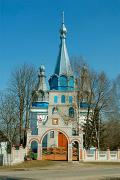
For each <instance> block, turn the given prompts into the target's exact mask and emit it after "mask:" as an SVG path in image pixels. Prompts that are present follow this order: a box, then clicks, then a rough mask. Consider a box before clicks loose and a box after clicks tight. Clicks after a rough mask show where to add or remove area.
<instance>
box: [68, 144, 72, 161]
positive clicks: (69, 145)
mask: <svg viewBox="0 0 120 180" xmlns="http://www.w3.org/2000/svg"><path fill="white" fill-rule="evenodd" d="M71 161H72V144H68V162H71Z"/></svg>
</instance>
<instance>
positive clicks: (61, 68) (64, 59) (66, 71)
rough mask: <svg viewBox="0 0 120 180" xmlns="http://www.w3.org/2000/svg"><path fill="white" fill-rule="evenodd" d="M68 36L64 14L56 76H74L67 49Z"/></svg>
mask: <svg viewBox="0 0 120 180" xmlns="http://www.w3.org/2000/svg"><path fill="white" fill-rule="evenodd" d="M66 34H67V29H66V27H65V24H64V12H63V13H62V26H61V28H60V39H61V43H60V49H59V55H58V59H57V64H56V67H55V74H57V75H66V76H71V75H73V72H72V69H71V65H70V60H69V56H68V52H67V48H66V42H65V39H66Z"/></svg>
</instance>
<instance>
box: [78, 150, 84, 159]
mask: <svg viewBox="0 0 120 180" xmlns="http://www.w3.org/2000/svg"><path fill="white" fill-rule="evenodd" d="M82 160H83V149H82V148H79V161H82Z"/></svg>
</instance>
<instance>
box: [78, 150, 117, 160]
mask: <svg viewBox="0 0 120 180" xmlns="http://www.w3.org/2000/svg"><path fill="white" fill-rule="evenodd" d="M80 160H83V161H120V149H118V150H117V151H110V149H107V151H99V150H98V149H95V150H94V151H90V150H85V149H84V150H82V156H81V159H80Z"/></svg>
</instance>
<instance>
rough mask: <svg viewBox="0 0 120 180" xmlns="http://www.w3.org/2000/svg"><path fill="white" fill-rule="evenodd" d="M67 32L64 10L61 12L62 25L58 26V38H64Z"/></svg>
mask: <svg viewBox="0 0 120 180" xmlns="http://www.w3.org/2000/svg"><path fill="white" fill-rule="evenodd" d="M66 34H67V29H66V27H65V24H64V12H62V26H61V28H60V38H61V39H65V38H66Z"/></svg>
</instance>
